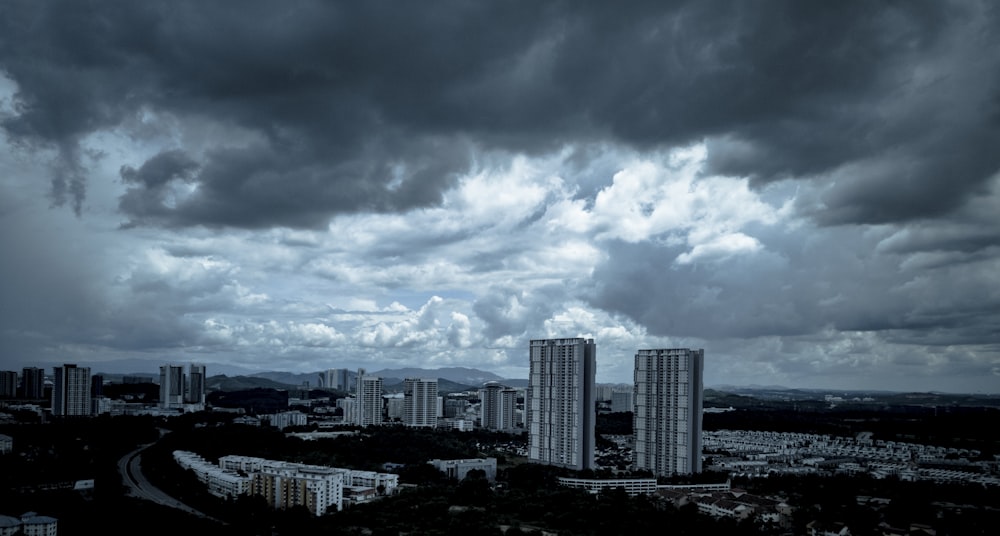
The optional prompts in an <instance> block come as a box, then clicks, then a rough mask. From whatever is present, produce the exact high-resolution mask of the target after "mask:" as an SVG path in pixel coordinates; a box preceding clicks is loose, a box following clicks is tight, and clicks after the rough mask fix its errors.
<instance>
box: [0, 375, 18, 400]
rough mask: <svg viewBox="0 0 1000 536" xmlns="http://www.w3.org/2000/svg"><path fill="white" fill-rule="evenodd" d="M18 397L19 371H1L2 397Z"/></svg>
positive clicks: (0, 390) (0, 385)
mask: <svg viewBox="0 0 1000 536" xmlns="http://www.w3.org/2000/svg"><path fill="white" fill-rule="evenodd" d="M15 397H17V371H15V370H2V371H0V398H15Z"/></svg>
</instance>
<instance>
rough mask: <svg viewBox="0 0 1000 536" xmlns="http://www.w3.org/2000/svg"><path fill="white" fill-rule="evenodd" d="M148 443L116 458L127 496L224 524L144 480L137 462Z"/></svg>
mask: <svg viewBox="0 0 1000 536" xmlns="http://www.w3.org/2000/svg"><path fill="white" fill-rule="evenodd" d="M150 445H152V443H150V444H147V445H143V446H141V447H139V448H137V449H135V450H133V451H132V452H129V453H128V454H126V455H125V456H122V458H121V459H120V460H118V472H119V473H121V475H122V481H123V482H124V483H125V486H126V487H127V488H128V496H129V497H136V498H138V499H143V500H147V501H152V502H155V503H156V504H159V505H162V506H168V507H170V508H176V509H178V510H183V511H185V512H187V513H189V514H193V515H196V516H198V517H202V518H205V519H211V520H212V521H215V522H218V523H222V524H225V523H224V522H223V521H221V520H218V519H216V518H214V517H211V516H209V515H206V514H204V513H203V512H201V511H199V510H195V509H194V508H191V507H190V506H188V505H186V504H184V503H182V502H180V501H178V500H177V499H175V498H173V497H171V496H170V495H167V494H166V493H164V492H163V490H161V489H160V488H158V487H156V486H154V485H152V484H151V483H150V482H149V481H148V480H146V477H145V475H143V474H142V468H141V467H140V466H139V464H140V461H141V460H142V451H143V450H145V449H146V447H148V446H150Z"/></svg>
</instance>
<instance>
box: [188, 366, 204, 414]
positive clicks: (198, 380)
mask: <svg viewBox="0 0 1000 536" xmlns="http://www.w3.org/2000/svg"><path fill="white" fill-rule="evenodd" d="M205 379H206V376H205V365H195V364H194V363H192V364H191V365H189V366H188V381H187V393H186V394H185V396H184V402H185V403H187V404H193V405H196V406H202V408H204V406H205Z"/></svg>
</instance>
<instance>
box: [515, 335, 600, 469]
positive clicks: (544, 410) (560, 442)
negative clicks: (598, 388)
mask: <svg viewBox="0 0 1000 536" xmlns="http://www.w3.org/2000/svg"><path fill="white" fill-rule="evenodd" d="M529 353H530V359H531V370H530V375H529V376H528V392H527V397H526V408H525V412H526V414H527V419H526V425H527V428H528V460H529V461H532V462H537V463H544V464H548V465H557V466H561V467H568V468H570V469H577V470H580V469H590V468H593V466H594V424H595V419H596V415H595V413H596V408H595V403H596V400H595V396H594V395H595V386H594V377H595V373H596V369H597V345H596V344H594V340H593V339H582V338H574V339H537V340H532V341H531V343H530V348H529Z"/></svg>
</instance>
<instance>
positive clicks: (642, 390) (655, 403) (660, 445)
mask: <svg viewBox="0 0 1000 536" xmlns="http://www.w3.org/2000/svg"><path fill="white" fill-rule="evenodd" d="M529 353H530V362H531V368H530V375H529V377H528V392H527V398H526V400H525V404H526V406H525V414H526V427H527V429H528V459H529V460H530V461H533V462H536V463H544V464H548V465H556V466H560V467H568V468H570V469H576V470H581V469H590V468H593V466H594V444H595V439H594V434H595V432H594V425H595V422H596V396H595V391H596V389H595V373H596V369H597V363H596V361H597V359H596V358H597V345H596V344H595V343H594V340H593V339H583V338H572V339H536V340H532V341H531V343H530V349H529ZM704 359H705V352H704V350H689V349H659V350H639V351H638V353H636V355H635V373H634V374H635V385H634V390H633V393H634V396H633V399H634V402H633V409H634V414H633V424H634V434H635V458H634V460H635V468H636V469H644V470H649V471H651V472H652V473H653V474H655V475H657V476H661V475H662V476H670V475H672V474H685V473H697V472H700V471H701V414H702V369H703V368H704Z"/></svg>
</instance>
